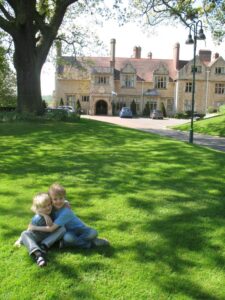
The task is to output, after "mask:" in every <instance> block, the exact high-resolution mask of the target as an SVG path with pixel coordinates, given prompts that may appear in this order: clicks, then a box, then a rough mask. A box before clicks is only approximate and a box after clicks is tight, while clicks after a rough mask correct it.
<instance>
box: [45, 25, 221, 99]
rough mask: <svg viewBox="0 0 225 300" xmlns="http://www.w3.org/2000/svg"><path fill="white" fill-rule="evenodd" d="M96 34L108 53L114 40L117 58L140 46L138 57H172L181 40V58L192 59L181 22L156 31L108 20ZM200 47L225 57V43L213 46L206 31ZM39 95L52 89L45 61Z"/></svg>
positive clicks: (49, 67) (51, 69)
mask: <svg viewBox="0 0 225 300" xmlns="http://www.w3.org/2000/svg"><path fill="white" fill-rule="evenodd" d="M96 30H97V34H98V36H99V38H100V39H101V40H102V41H103V42H104V44H105V45H106V47H107V50H108V55H109V50H110V40H111V39H112V38H115V39H116V57H131V55H132V54H133V47H134V46H140V47H141V48H142V51H141V57H143V58H144V57H147V54H148V53H149V52H152V58H153V59H154V58H164V59H172V58H173V46H174V44H175V43H177V42H179V43H180V59H181V60H191V59H192V58H193V45H186V44H185V41H186V39H187V37H188V34H189V30H188V29H187V28H185V27H184V26H182V25H179V26H176V27H173V26H158V27H157V29H155V32H152V31H151V30H150V29H149V31H148V30H146V29H145V32H143V30H142V29H141V28H138V26H137V24H126V25H124V26H122V27H119V26H118V25H117V24H116V22H113V21H111V22H110V21H109V22H107V23H104V26H103V27H102V28H98V29H96ZM200 49H207V50H211V51H212V54H213V53H216V52H218V53H219V54H220V55H221V56H223V57H224V59H225V42H224V43H223V44H221V45H215V44H214V43H213V41H212V39H211V37H210V34H209V33H208V34H206V40H205V41H197V54H198V51H199V50H200ZM41 87H42V95H52V93H53V90H54V89H55V70H54V66H53V65H52V64H51V63H46V64H45V65H44V67H43V69H42V75H41Z"/></svg>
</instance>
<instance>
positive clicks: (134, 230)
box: [0, 119, 225, 300]
mask: <svg viewBox="0 0 225 300" xmlns="http://www.w3.org/2000/svg"><path fill="white" fill-rule="evenodd" d="M0 153H1V159H0V183H1V184H0V194H1V201H0V212H1V213H0V227H1V234H0V270H1V271H0V282H1V283H0V284H1V289H0V299H1V300H3V299H5V300H11V299H12V300H14V299H15V300H18V299H21V300H30V299H32V300H40V299H41V300H43V299H46V300H70V299H71V300H74V299H77V300H82V299H86V300H122V299H123V300H133V299H135V300H159V299H160V300H161V299H162V300H164V299H171V300H174V299H178V300H184V299H207V300H210V299H225V285H224V282H225V153H223V152H219V151H215V150H210V149H206V148H201V147H198V146H196V145H191V144H188V143H182V142H179V141H174V140H170V139H166V138H163V137H159V136H157V135H151V134H148V133H144V132H139V131H135V130H132V129H125V128H120V127H117V126H114V125H110V124H105V123H102V122H99V123H98V122H95V121H90V120H84V119H82V120H81V121H80V122H79V123H58V124H54V123H46V124H38V123H10V124H0ZM55 181H57V182H60V183H61V184H63V185H64V186H65V187H66V189H67V192H68V200H69V201H70V202H71V205H72V207H73V209H74V210H75V211H76V213H77V214H78V216H80V217H81V218H82V219H83V220H84V221H85V222H86V223H87V224H89V225H90V226H93V227H94V228H96V229H97V230H98V231H99V232H100V235H101V236H104V237H106V238H108V239H109V240H110V242H111V247H109V248H105V249H104V248H98V249H92V250H78V249H68V250H63V251H59V250H58V249H57V248H54V249H52V251H51V252H50V253H49V254H48V258H49V264H48V266H47V267H46V268H43V269H40V268H38V267H37V266H36V264H34V263H33V261H32V260H31V258H30V257H29V256H28V254H27V252H26V250H25V248H24V247H22V248H20V249H14V248H13V243H14V241H15V240H16V239H17V237H18V235H19V234H20V232H21V231H22V230H24V229H25V228H26V226H27V224H28V223H29V220H30V218H31V217H32V212H31V211H30V206H31V201H32V197H33V195H34V194H35V193H37V192H40V191H46V190H47V189H48V186H49V185H50V184H51V183H53V182H55Z"/></svg>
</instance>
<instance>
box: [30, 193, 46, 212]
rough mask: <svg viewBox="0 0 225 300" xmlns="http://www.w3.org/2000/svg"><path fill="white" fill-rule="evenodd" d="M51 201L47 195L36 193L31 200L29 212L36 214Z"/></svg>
mask: <svg viewBox="0 0 225 300" xmlns="http://www.w3.org/2000/svg"><path fill="white" fill-rule="evenodd" d="M49 201H51V198H50V197H49V194H48V193H38V194H37V195H35V196H34V198H33V204H32V206H31V210H32V211H33V212H34V213H37V211H38V209H39V208H41V207H43V206H45V204H46V203H47V202H49Z"/></svg>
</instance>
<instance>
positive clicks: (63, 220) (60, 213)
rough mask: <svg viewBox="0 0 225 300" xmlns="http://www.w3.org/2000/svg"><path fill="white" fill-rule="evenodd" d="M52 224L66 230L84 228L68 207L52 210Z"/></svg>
mask: <svg viewBox="0 0 225 300" xmlns="http://www.w3.org/2000/svg"><path fill="white" fill-rule="evenodd" d="M53 220H54V221H53V222H54V224H56V225H58V226H65V227H66V229H67V230H73V229H76V228H81V227H86V225H85V224H84V223H83V222H82V221H81V220H80V219H79V218H78V217H77V216H76V215H75V213H74V212H73V211H72V210H71V209H70V208H68V207H62V208H60V209H59V210H55V209H54V210H53Z"/></svg>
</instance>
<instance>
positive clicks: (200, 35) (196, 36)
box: [186, 20, 206, 143]
mask: <svg viewBox="0 0 225 300" xmlns="http://www.w3.org/2000/svg"><path fill="white" fill-rule="evenodd" d="M199 28H200V29H199ZM198 29H199V30H198ZM189 30H190V31H189V35H188V39H187V41H186V44H187V45H192V44H193V45H194V54H193V55H194V57H193V70H192V74H193V77H192V95H191V128H190V133H189V143H193V136H194V126H193V123H194V122H193V121H194V107H195V73H196V47H197V40H205V38H206V37H205V34H204V32H203V28H202V21H201V20H198V21H197V22H193V23H192V24H190V26H189ZM192 33H193V38H192Z"/></svg>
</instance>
